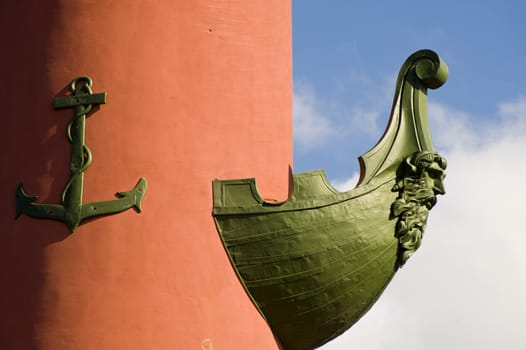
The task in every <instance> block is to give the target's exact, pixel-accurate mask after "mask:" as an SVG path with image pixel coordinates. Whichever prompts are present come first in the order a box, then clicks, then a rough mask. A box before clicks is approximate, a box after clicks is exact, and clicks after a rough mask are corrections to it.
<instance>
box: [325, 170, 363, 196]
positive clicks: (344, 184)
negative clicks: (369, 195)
mask: <svg viewBox="0 0 526 350" xmlns="http://www.w3.org/2000/svg"><path fill="white" fill-rule="evenodd" d="M359 179H360V174H359V173H355V174H353V175H352V176H351V177H350V178H348V179H345V180H334V181H331V182H332V183H331V184H332V186H334V188H336V189H337V190H338V191H341V192H346V191H349V190H352V189H353V188H354V187H356V184H357V183H358V180H359Z"/></svg>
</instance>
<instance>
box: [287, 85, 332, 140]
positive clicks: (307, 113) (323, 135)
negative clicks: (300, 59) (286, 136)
mask: <svg viewBox="0 0 526 350" xmlns="http://www.w3.org/2000/svg"><path fill="white" fill-rule="evenodd" d="M292 111H293V121H294V140H295V141H296V142H297V143H298V145H299V146H301V147H302V148H305V149H309V148H312V147H315V146H317V145H319V144H322V143H324V142H325V141H326V140H327V139H328V138H330V137H331V136H333V135H335V134H337V129H336V126H335V125H334V124H333V122H332V121H331V120H330V119H329V118H328V117H326V116H325V115H323V114H322V113H321V112H320V111H319V108H318V101H317V98H316V97H315V96H314V92H313V91H312V89H308V88H306V87H299V88H296V89H295V91H294V98H293V106H292Z"/></svg>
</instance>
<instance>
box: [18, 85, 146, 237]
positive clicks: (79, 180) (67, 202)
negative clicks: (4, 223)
mask: <svg viewBox="0 0 526 350" xmlns="http://www.w3.org/2000/svg"><path fill="white" fill-rule="evenodd" d="M92 86H93V81H92V79H91V78H90V77H87V76H81V77H78V78H75V79H73V81H72V82H71V84H70V90H71V92H72V95H69V96H60V97H57V98H55V99H54V101H53V106H54V107H55V108H71V107H73V108H74V110H75V112H74V116H73V118H72V119H71V120H70V121H69V123H68V126H67V137H68V140H69V141H70V143H71V162H70V178H69V181H68V182H67V183H66V186H65V188H64V191H63V192H62V204H60V205H59V204H40V203H35V201H36V200H37V199H38V197H36V196H29V195H27V194H26V193H25V191H24V188H23V186H22V184H20V185H19V186H18V188H17V189H16V217H17V218H18V217H19V216H20V215H21V214H22V213H24V214H26V215H29V216H31V217H34V218H41V219H52V220H59V221H63V222H64V223H65V224H66V225H67V226H68V227H69V229H70V231H71V232H74V231H75V229H76V228H77V227H78V226H79V224H80V223H81V222H82V221H83V220H85V219H88V218H91V217H95V216H101V215H109V214H116V213H120V212H122V211H125V210H127V209H130V208H135V210H136V211H138V212H140V211H141V210H142V208H141V202H142V199H143V197H144V195H145V193H146V188H147V183H146V180H145V179H144V178H141V179H140V180H139V182H138V183H137V184H136V185H135V187H134V188H133V189H132V190H131V191H128V192H117V196H118V197H119V198H118V199H115V200H110V201H101V202H94V203H89V204H84V205H83V204H82V192H83V184H84V171H86V169H87V168H88V167H89V166H90V164H91V161H92V155H91V151H90V149H89V148H88V147H87V146H86V145H85V143H84V139H85V126H86V116H87V115H88V113H89V112H90V111H91V110H92V107H93V105H99V104H103V103H106V93H105V92H103V93H97V94H94V93H93V91H92Z"/></svg>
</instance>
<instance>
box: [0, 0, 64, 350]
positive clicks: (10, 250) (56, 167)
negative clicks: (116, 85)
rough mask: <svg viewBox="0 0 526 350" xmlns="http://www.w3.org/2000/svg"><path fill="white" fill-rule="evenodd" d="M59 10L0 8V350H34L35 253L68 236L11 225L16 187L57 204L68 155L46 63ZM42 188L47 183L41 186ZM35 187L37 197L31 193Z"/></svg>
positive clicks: (60, 229) (27, 2)
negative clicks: (53, 25) (22, 186)
mask: <svg viewBox="0 0 526 350" xmlns="http://www.w3.org/2000/svg"><path fill="white" fill-rule="evenodd" d="M59 6H60V4H59V1H58V0H50V1H40V0H20V1H2V2H0V38H1V41H2V46H3V48H4V50H3V52H2V56H1V58H0V60H1V64H0V76H1V77H2V83H1V84H0V103H1V105H2V115H1V117H0V118H2V131H3V133H2V138H1V139H0V149H1V151H0V152H1V159H2V168H1V170H0V198H1V200H0V203H1V209H2V210H1V211H0V286H1V291H0V310H1V314H2V315H1V317H0V349H20V350H33V349H38V344H37V337H38V335H37V334H36V331H35V329H36V326H37V325H38V323H39V320H41V312H42V310H41V300H40V298H41V291H42V288H43V285H44V283H45V277H44V275H43V271H45V266H43V264H44V260H43V253H44V250H45V248H46V246H48V245H49V244H51V243H53V242H57V241H61V240H63V239H64V238H66V237H67V236H68V234H69V232H68V230H67V228H66V227H65V225H63V224H62V223H59V222H57V223H55V225H56V226H57V228H56V230H53V233H49V232H46V233H44V232H41V223H42V222H41V221H39V220H34V219H31V218H28V217H20V218H19V219H18V221H15V190H16V187H17V186H18V184H19V183H20V182H23V183H24V186H25V188H27V190H28V192H30V193H32V194H37V195H40V199H39V201H49V202H53V203H59V202H60V199H59V197H60V193H61V192H62V188H63V185H64V183H65V182H64V181H66V180H67V179H66V176H68V173H69V169H68V163H69V159H67V157H69V154H64V153H65V152H64V149H63V147H64V146H65V143H67V140H66V138H65V137H64V135H65V134H64V132H65V125H61V124H63V121H62V119H61V117H60V115H59V116H57V114H56V112H54V110H53V108H52V104H51V103H52V98H53V96H52V94H53V93H52V92H50V89H49V85H50V84H49V80H48V66H47V63H46V61H47V58H48V57H49V55H50V53H49V45H50V36H51V30H52V28H51V25H52V24H53V23H54V21H55V14H56V11H57V9H58V7H59ZM56 93H58V92H56ZM55 155H57V156H56V157H54V156H55ZM62 158H63V159H62ZM44 182H45V183H47V184H51V185H50V186H48V188H45V186H42V184H43V183H44ZM39 189H41V190H42V189H43V192H45V193H35V192H38V190H39ZM41 192H42V191H41ZM22 227H23V229H22Z"/></svg>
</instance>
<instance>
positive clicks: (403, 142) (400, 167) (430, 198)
mask: <svg viewBox="0 0 526 350" xmlns="http://www.w3.org/2000/svg"><path fill="white" fill-rule="evenodd" d="M447 74H448V70H447V66H446V64H445V63H444V62H443V61H442V60H441V59H440V58H439V57H438V55H437V54H436V53H434V52H433V51H430V50H421V51H418V52H416V53H414V54H413V55H411V56H410V57H409V58H408V59H407V61H406V62H405V63H404V65H403V66H402V68H401V70H400V74H399V76H398V79H397V84H396V91H395V97H394V102H393V108H392V111H391V118H390V121H389V125H388V127H387V129H386V131H385V133H384V135H383V136H382V138H381V139H380V141H379V142H378V143H377V144H376V145H375V146H374V147H373V148H372V149H371V150H370V151H368V152H367V153H365V154H364V155H362V156H361V157H360V165H361V176H360V181H359V184H358V185H357V186H356V188H354V189H353V190H350V191H348V192H339V191H337V190H336V189H334V188H333V187H332V186H331V185H330V184H329V182H328V181H327V177H326V176H325V173H324V172H323V171H321V170H318V171H313V172H308V173H302V174H296V175H294V177H293V191H292V194H291V196H290V198H289V199H288V200H287V201H285V202H283V203H277V204H276V203H268V202H265V201H264V200H263V199H262V198H261V197H260V195H259V194H258V191H257V187H256V182H255V180H254V179H242V180H215V181H214V183H213V193H214V209H213V215H214V218H215V222H216V225H217V229H218V231H219V233H220V236H221V239H222V240H223V244H224V246H225V248H226V251H227V253H228V255H229V257H230V259H231V262H232V265H233V266H234V268H235V270H236V272H237V274H238V276H239V278H240V280H241V282H242V283H243V285H244V287H245V289H246V291H247V293H248V294H249V295H250V297H251V298H252V300H253V302H254V304H255V305H256V307H257V308H258V310H259V311H260V313H261V314H262V315H263V317H264V318H265V319H266V321H267V322H268V324H269V326H270V328H271V329H272V331H273V332H274V334H275V336H276V338H277V339H278V340H279V341H280V343H281V344H282V346H283V348H284V349H285V350H307V349H314V348H316V347H318V346H321V345H323V344H325V343H326V342H328V341H329V340H331V339H333V338H335V337H337V336H338V335H340V334H341V333H343V332H344V331H346V330H347V329H348V328H350V327H351V326H352V325H353V324H354V323H355V322H356V321H357V320H358V319H359V318H360V317H362V316H363V315H364V314H365V313H366V312H367V310H368V309H369V308H370V307H371V306H372V305H373V303H374V302H375V301H376V300H377V299H378V297H379V296H380V295H381V293H382V292H383V290H384V289H385V287H386V286H387V284H388V283H389V281H390V280H391V279H392V278H393V275H394V274H395V272H396V271H397V270H398V269H399V268H400V267H401V266H402V265H404V264H405V262H406V261H407V259H408V258H409V257H410V256H411V255H412V254H413V253H414V252H415V250H416V249H417V248H418V247H419V246H420V243H421V239H422V235H423V233H424V229H425V225H426V221H427V216H428V213H429V210H430V209H431V208H432V207H433V206H434V205H435V203H436V195H437V194H444V188H443V186H442V181H443V179H444V171H445V169H446V161H445V159H444V158H442V157H441V156H440V155H438V154H437V153H435V151H434V148H433V145H432V142H431V134H430V131H429V126H428V120H427V89H428V88H431V89H435V88H438V87H439V86H441V85H442V84H443V83H444V82H445V81H446V79H447Z"/></svg>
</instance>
